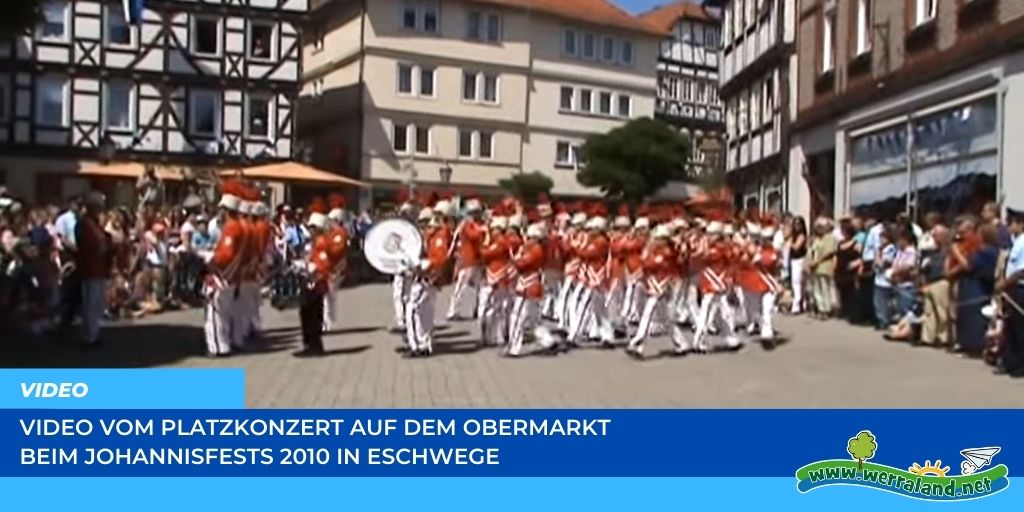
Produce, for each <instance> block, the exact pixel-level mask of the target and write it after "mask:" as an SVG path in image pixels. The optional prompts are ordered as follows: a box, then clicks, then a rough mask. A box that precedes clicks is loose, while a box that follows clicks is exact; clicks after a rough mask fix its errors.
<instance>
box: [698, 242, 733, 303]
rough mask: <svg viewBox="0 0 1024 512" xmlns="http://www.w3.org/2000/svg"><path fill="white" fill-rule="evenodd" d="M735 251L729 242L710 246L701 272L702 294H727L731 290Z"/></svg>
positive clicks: (714, 243)
mask: <svg viewBox="0 0 1024 512" xmlns="http://www.w3.org/2000/svg"><path fill="white" fill-rule="evenodd" d="M732 257H733V251H732V248H731V247H730V244H729V243H728V242H724V241H720V242H713V243H711V244H709V245H708V248H707V252H706V253H705V254H704V257H703V268H701V272H700V284H699V286H700V291H701V293H704V294H708V293H725V292H726V291H728V290H729V286H730V283H729V268H730V265H731V264H732V261H731V259H732Z"/></svg>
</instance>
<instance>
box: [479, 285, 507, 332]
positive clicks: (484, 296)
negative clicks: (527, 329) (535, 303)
mask: <svg viewBox="0 0 1024 512" xmlns="http://www.w3.org/2000/svg"><path fill="white" fill-rule="evenodd" d="M509 299H510V296H509V290H508V288H505V287H495V286H491V285H490V284H487V285H484V286H483V287H482V288H480V300H481V303H482V304H483V310H482V311H481V312H480V318H479V322H480V339H481V341H482V342H483V344H484V345H504V344H505V343H506V342H507V341H508V340H507V339H506V337H507V334H508V309H509V305H508V303H509Z"/></svg>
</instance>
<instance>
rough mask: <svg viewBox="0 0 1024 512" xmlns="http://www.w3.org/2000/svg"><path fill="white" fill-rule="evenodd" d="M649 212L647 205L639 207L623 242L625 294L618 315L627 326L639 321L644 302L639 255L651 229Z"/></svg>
mask: <svg viewBox="0 0 1024 512" xmlns="http://www.w3.org/2000/svg"><path fill="white" fill-rule="evenodd" d="M649 214H650V210H649V208H648V207H647V205H640V207H638V208H637V211H636V216H637V218H636V222H634V223H633V231H632V232H631V233H629V235H627V237H626V240H625V247H623V250H624V251H625V253H626V255H625V260H626V261H625V274H626V294H625V297H623V301H622V310H621V312H620V313H619V314H620V315H622V318H624V319H625V321H626V322H627V324H633V323H636V322H639V321H640V307H641V305H642V303H643V302H644V299H643V297H642V295H643V277H644V269H643V264H642V261H641V255H642V254H643V251H644V248H645V247H646V246H647V241H648V236H647V234H648V232H649V231H650V229H651V219H650V218H649V217H648V215H649Z"/></svg>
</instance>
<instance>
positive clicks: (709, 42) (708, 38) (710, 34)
mask: <svg viewBox="0 0 1024 512" xmlns="http://www.w3.org/2000/svg"><path fill="white" fill-rule="evenodd" d="M718 45H719V42H718V29H717V28H715V27H710V26H705V27H704V48H705V49H706V50H717V49H718Z"/></svg>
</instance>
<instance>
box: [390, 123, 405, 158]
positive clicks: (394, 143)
mask: <svg viewBox="0 0 1024 512" xmlns="http://www.w3.org/2000/svg"><path fill="white" fill-rule="evenodd" d="M391 148H392V149H394V150H395V153H408V152H409V125H408V124H405V123H394V124H393V125H391Z"/></svg>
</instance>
